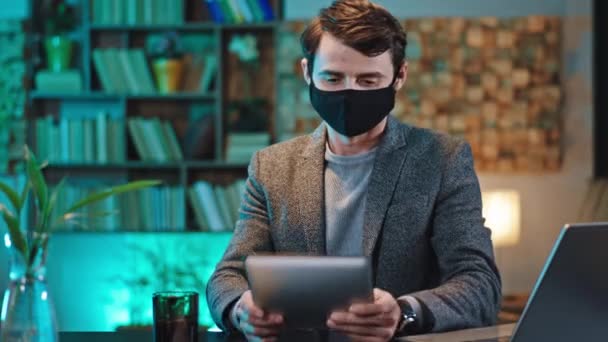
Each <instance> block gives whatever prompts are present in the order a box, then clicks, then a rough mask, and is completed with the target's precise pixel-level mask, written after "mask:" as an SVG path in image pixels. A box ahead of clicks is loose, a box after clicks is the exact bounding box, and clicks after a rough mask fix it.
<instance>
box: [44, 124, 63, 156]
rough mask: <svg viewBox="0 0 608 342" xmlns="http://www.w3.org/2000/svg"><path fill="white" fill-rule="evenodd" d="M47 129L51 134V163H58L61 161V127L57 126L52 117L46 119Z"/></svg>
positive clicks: (49, 143) (49, 145)
mask: <svg viewBox="0 0 608 342" xmlns="http://www.w3.org/2000/svg"><path fill="white" fill-rule="evenodd" d="M46 127H47V128H48V132H49V134H48V135H47V139H48V140H47V142H48V147H47V148H48V155H49V162H53V163H55V162H58V161H59V160H60V150H61V137H60V135H59V126H57V125H55V123H54V122H53V117H52V116H50V115H49V116H47V117H46Z"/></svg>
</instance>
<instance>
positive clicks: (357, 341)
mask: <svg viewBox="0 0 608 342" xmlns="http://www.w3.org/2000/svg"><path fill="white" fill-rule="evenodd" d="M346 336H347V337H348V340H349V341H351V342H384V341H385V339H383V338H380V337H375V336H360V335H346Z"/></svg>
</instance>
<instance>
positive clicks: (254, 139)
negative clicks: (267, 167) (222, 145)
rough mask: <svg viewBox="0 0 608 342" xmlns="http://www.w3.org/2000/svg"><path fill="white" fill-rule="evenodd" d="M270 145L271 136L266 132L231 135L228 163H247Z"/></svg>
mask: <svg viewBox="0 0 608 342" xmlns="http://www.w3.org/2000/svg"><path fill="white" fill-rule="evenodd" d="M269 144H270V134H268V133H266V132H252V133H230V134H228V145H227V150H226V161H229V162H234V163H247V162H249V160H251V157H252V156H253V154H254V153H255V152H256V151H258V150H260V149H262V148H264V147H266V146H268V145H269Z"/></svg>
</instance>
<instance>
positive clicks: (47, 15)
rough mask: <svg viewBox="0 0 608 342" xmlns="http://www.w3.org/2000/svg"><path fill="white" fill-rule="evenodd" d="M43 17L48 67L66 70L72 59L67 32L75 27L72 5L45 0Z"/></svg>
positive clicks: (71, 43)
mask: <svg viewBox="0 0 608 342" xmlns="http://www.w3.org/2000/svg"><path fill="white" fill-rule="evenodd" d="M43 17H44V33H45V38H44V47H45V51H46V58H47V64H48V68H49V70H51V71H56V72H58V71H63V70H66V69H68V68H69V66H70V61H71V59H72V47H73V42H72V40H71V39H70V37H69V36H68V34H69V33H70V32H71V31H73V30H74V28H75V27H76V14H75V10H74V7H73V6H71V5H69V4H68V3H66V1H64V0H47V1H45V3H44V6H43Z"/></svg>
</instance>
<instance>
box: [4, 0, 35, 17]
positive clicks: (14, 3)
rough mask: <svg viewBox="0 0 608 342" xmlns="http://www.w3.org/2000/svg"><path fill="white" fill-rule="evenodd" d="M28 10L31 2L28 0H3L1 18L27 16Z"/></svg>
mask: <svg viewBox="0 0 608 342" xmlns="http://www.w3.org/2000/svg"><path fill="white" fill-rule="evenodd" d="M28 10H29V2H28V1H27V0H1V1H0V20H2V19H20V18H25V17H27V15H28Z"/></svg>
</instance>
